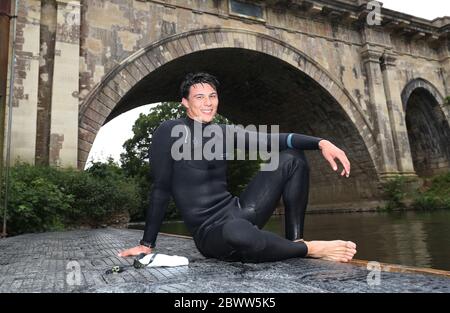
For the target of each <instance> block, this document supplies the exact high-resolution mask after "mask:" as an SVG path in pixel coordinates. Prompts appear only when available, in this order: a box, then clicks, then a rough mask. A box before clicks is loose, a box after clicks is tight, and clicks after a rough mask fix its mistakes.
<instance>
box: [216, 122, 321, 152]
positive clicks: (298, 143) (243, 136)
mask: <svg viewBox="0 0 450 313" xmlns="http://www.w3.org/2000/svg"><path fill="white" fill-rule="evenodd" d="M223 127H224V128H225V133H226V136H227V138H231V137H233V139H234V148H235V149H236V148H237V147H238V142H239V141H241V142H245V150H246V151H249V150H252V149H253V148H254V149H257V147H258V145H267V147H268V148H267V149H268V150H272V149H273V148H274V147H272V146H271V145H272V142H273V141H272V139H273V136H277V137H278V149H279V151H282V150H286V149H298V150H319V142H320V141H321V140H322V138H319V137H313V136H308V135H303V134H296V133H264V132H254V131H249V130H246V129H245V128H243V127H240V126H236V125H224V126H223ZM275 142H276V141H275Z"/></svg>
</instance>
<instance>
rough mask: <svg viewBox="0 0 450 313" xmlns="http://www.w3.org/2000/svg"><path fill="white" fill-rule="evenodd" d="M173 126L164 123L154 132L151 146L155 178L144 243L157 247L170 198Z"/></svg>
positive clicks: (152, 173) (151, 160) (150, 156)
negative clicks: (157, 239) (157, 238)
mask: <svg viewBox="0 0 450 313" xmlns="http://www.w3.org/2000/svg"><path fill="white" fill-rule="evenodd" d="M171 130H172V129H171V127H170V123H169V122H164V123H162V124H161V125H160V126H159V127H158V128H157V129H156V130H155V132H154V134H153V138H152V146H151V147H150V153H149V158H150V170H151V175H152V180H153V186H152V190H151V192H150V205H149V207H148V209H147V212H146V218H145V230H144V236H143V238H142V243H144V244H145V245H148V246H150V247H151V248H154V247H155V244H156V237H157V236H158V232H159V229H160V227H161V224H162V221H163V219H164V214H165V212H166V209H167V206H168V204H169V199H170V190H171V185H172V182H171V178H172V165H173V159H172V157H171V154H170V151H171V147H172V138H171V136H170V134H171Z"/></svg>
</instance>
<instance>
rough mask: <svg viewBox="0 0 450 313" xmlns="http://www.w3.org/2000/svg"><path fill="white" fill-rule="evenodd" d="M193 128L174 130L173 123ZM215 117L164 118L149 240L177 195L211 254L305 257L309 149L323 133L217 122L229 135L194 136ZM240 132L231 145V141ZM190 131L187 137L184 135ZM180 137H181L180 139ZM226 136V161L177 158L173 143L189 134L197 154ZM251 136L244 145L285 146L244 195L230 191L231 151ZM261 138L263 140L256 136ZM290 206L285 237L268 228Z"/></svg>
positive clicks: (153, 152)
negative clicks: (256, 131)
mask: <svg viewBox="0 0 450 313" xmlns="http://www.w3.org/2000/svg"><path fill="white" fill-rule="evenodd" d="M176 125H180V126H178V127H180V128H183V129H185V130H186V132H185V133H184V134H182V135H181V136H180V134H179V135H178V136H173V135H171V132H172V129H173V128H174V126H176ZM208 125H211V123H200V122H198V121H195V120H193V119H191V118H189V117H184V118H180V119H176V120H169V121H165V122H163V123H161V125H159V127H158V128H157V129H156V131H155V132H154V134H153V138H152V146H151V149H150V164H151V172H152V177H153V187H152V191H151V194H150V206H149V208H148V211H147V214H146V227H145V232H144V237H143V240H144V241H145V242H148V243H151V244H152V247H154V246H155V242H156V237H157V234H158V232H159V229H160V226H161V223H162V220H163V218H164V213H165V210H166V208H167V205H168V202H169V198H170V195H172V196H173V199H174V201H175V204H176V206H177V208H178V209H179V210H180V212H181V215H182V218H183V220H184V222H185V224H186V225H187V227H188V228H189V230H190V232H191V233H192V235H193V238H194V241H195V244H196V246H197V248H198V249H199V251H200V252H201V253H202V254H203V255H205V256H207V257H214V258H218V259H222V260H228V261H238V260H240V261H245V262H265V261H277V260H283V259H287V258H292V257H304V256H305V255H306V254H307V247H306V245H305V244H304V243H301V242H300V243H297V242H293V240H295V239H299V238H302V237H303V224H304V214H305V209H306V205H307V201H308V188H309V168H308V164H307V161H306V158H305V156H304V152H303V151H302V150H317V149H319V148H318V142H319V141H320V140H321V138H316V137H311V136H306V135H301V134H288V133H276V134H267V133H263V134H264V135H263V136H259V137H257V138H255V137H252V136H250V132H248V131H246V130H245V129H244V128H242V127H237V126H234V125H222V124H220V125H217V124H213V125H216V127H217V126H218V127H220V129H221V130H222V135H217V134H216V136H212V138H211V137H207V136H203V135H202V134H200V137H198V136H197V137H195V135H196V133H195V131H194V127H197V130H198V129H204V128H205V127H206V126H208ZM230 136H233V138H234V139H235V141H234V143H235V145H234V146H233V147H232V148H231V149H230V147H228V149H227V146H226V144H225V143H226V139H227V138H231V137H230ZM271 136H278V147H271V146H270V143H271V138H272V137H271ZM183 137H184V138H183ZM180 138H181V139H180ZM221 138H224V139H225V140H223V143H224V144H223V145H222V147H223V154H222V159H218V160H217V159H215V160H206V159H205V158H202V159H201V160H185V159H181V160H179V157H177V158H175V159H174V158H173V157H172V155H173V154H172V153H171V152H172V145H173V144H174V143H175V141H177V140H178V142H180V141H179V140H184V143H185V144H189V143H190V144H191V146H190V147H188V146H184V147H183V148H186V147H188V148H189V149H191V151H190V152H192V153H194V152H193V151H194V150H196V149H201V148H202V147H203V145H204V144H206V143H207V142H209V143H211V142H212V141H211V140H220V139H221ZM237 139H244V140H245V149H246V150H248V149H252V147H253V148H254V146H252V145H253V144H265V143H267V145H268V146H269V149H270V150H272V151H274V149H275V150H276V149H278V150H279V151H280V153H279V165H278V168H277V169H276V170H273V171H259V172H258V174H257V175H256V176H255V177H254V178H253V179H252V181H251V182H250V183H249V185H248V186H247V188H246V189H245V190H244V192H243V193H242V194H241V195H240V196H239V198H238V197H235V196H233V195H232V194H231V193H230V192H229V191H228V190H227V181H226V171H227V166H226V165H227V161H226V159H227V156H228V155H229V154H230V152H231V150H234V149H235V148H236V147H237V146H236V145H237V143H238V141H237ZM255 141H256V142H255ZM281 196H283V201H284V204H285V221H286V225H285V229H286V239H285V238H282V237H280V236H278V235H276V234H273V233H271V232H267V231H264V230H261V228H262V227H263V226H264V224H265V223H266V222H267V221H268V219H269V218H270V217H271V216H272V214H273V212H274V210H275V208H276V206H277V204H278V201H279V200H280V197H281Z"/></svg>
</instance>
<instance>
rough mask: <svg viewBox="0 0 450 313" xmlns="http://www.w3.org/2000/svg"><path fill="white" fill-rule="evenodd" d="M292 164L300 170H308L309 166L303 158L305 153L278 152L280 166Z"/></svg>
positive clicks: (287, 150)
mask: <svg viewBox="0 0 450 313" xmlns="http://www.w3.org/2000/svg"><path fill="white" fill-rule="evenodd" d="M293 163H294V164H295V165H296V166H299V167H301V168H302V169H305V170H309V164H308V160H307V159H306V156H305V151H303V150H297V149H286V150H283V151H281V152H280V166H282V165H286V164H293Z"/></svg>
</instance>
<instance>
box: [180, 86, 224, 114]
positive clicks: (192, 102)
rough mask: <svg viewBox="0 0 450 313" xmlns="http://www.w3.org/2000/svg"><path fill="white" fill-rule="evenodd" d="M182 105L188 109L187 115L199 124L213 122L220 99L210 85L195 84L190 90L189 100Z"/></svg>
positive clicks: (183, 100)
mask: <svg viewBox="0 0 450 313" xmlns="http://www.w3.org/2000/svg"><path fill="white" fill-rule="evenodd" d="M181 103H182V104H183V105H184V106H185V107H186V109H187V115H188V116H189V117H190V118H192V119H194V120H197V121H199V122H203V123H208V122H211V121H212V120H213V118H214V116H215V115H216V113H217V106H218V105H219V98H218V96H217V92H216V90H215V89H214V88H213V87H212V86H211V85H210V84H195V85H192V86H191V88H190V89H189V95H188V98H187V99H186V98H183V99H182V100H181Z"/></svg>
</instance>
